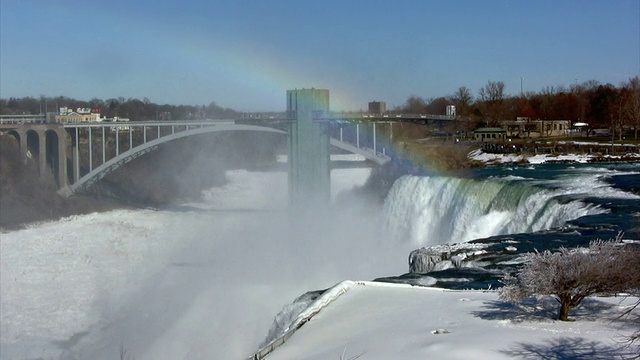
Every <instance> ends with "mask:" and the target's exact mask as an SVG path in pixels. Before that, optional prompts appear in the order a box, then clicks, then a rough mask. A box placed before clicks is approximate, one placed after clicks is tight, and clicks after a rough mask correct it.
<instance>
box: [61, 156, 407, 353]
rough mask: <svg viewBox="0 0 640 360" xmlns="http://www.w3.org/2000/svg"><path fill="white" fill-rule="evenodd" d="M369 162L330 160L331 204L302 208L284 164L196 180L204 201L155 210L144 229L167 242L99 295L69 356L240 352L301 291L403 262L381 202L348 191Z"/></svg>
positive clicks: (383, 271) (396, 270) (390, 270)
mask: <svg viewBox="0 0 640 360" xmlns="http://www.w3.org/2000/svg"><path fill="white" fill-rule="evenodd" d="M369 173H370V169H336V170H333V171H332V199H333V203H332V204H333V205H330V206H327V207H315V208H313V209H306V210H305V211H303V212H296V213H293V212H291V211H290V210H289V209H288V206H287V204H288V199H287V189H288V187H287V173H286V172H283V171H271V172H250V171H247V170H233V171H227V174H226V176H227V184H226V185H225V186H223V187H215V188H212V189H210V190H207V191H204V192H203V193H202V199H203V200H202V201H201V202H193V203H188V204H182V205H181V206H180V207H170V208H169V209H167V210H161V211H160V213H162V216H159V218H165V219H170V220H165V221H162V222H159V223H158V224H157V226H154V227H152V228H150V229H149V231H150V232H151V234H146V235H145V237H149V238H150V237H154V236H159V237H160V238H161V240H158V239H157V240H156V241H162V242H164V241H166V242H170V243H171V245H170V247H172V249H173V250H172V251H171V252H169V253H167V254H165V255H164V259H162V260H160V259H158V260H157V261H155V260H154V265H153V266H152V267H153V268H155V270H154V271H153V272H152V273H151V272H150V273H149V275H148V277H146V278H139V279H137V280H135V281H127V280H124V281H122V283H121V284H120V288H119V289H117V291H115V292H116V293H118V295H114V294H113V293H110V291H109V290H108V289H105V291H104V293H103V294H101V295H100V296H98V297H97V299H96V304H95V307H94V308H95V311H97V312H98V313H99V315H98V317H99V318H100V319H101V320H100V321H99V323H98V324H96V325H94V326H93V327H92V328H91V329H88V330H87V333H86V334H83V335H82V336H81V340H80V341H78V343H77V344H74V345H73V346H71V347H69V348H67V349H66V350H67V351H68V352H66V355H68V356H67V357H68V358H74V359H84V358H92V359H113V358H115V357H117V355H118V353H119V351H120V349H123V350H124V351H126V354H127V355H128V356H130V357H131V358H136V359H176V358H186V359H199V358H202V359H205V358H206V359H211V358H220V359H229V358H244V357H248V356H250V355H251V354H253V352H254V351H255V350H257V347H258V345H259V344H260V343H262V341H263V340H264V338H265V337H266V335H267V332H268V330H269V328H270V326H271V323H272V322H273V319H274V317H275V316H276V314H277V313H278V312H279V311H280V310H281V309H282V308H283V307H284V306H285V305H287V304H289V303H290V302H291V301H293V300H294V299H295V298H296V297H298V296H299V295H301V294H303V293H305V292H307V291H311V290H318V289H326V288H328V287H331V286H332V285H334V284H336V283H338V282H340V281H342V280H345V279H351V280H371V279H373V278H375V277H381V276H389V275H398V274H401V273H404V272H406V257H407V254H408V252H409V251H410V249H399V248H397V247H395V246H393V244H390V243H388V242H386V241H385V239H383V238H380V237H379V234H380V233H381V232H380V228H379V225H378V224H380V223H381V221H380V218H379V217H380V216H381V206H379V205H372V204H373V202H368V201H365V200H364V199H361V198H358V197H355V196H349V192H348V189H349V188H351V187H354V186H358V185H362V184H363V183H364V182H365V181H366V179H367V176H368V175H369ZM337 199H340V201H337ZM338 204H339V205H338ZM105 216H109V214H105ZM133 216H139V214H134V215H133ZM150 216H152V217H153V216H154V215H150ZM116 236H122V237H125V238H126V237H128V234H127V233H126V232H123V233H120V234H117V235H116ZM132 240H133V241H141V240H142V239H132ZM158 246H169V245H167V244H158ZM161 257H162V256H161ZM145 261H150V260H149V259H144V260H143V261H142V262H143V263H144V262H145ZM131 266H132V267H134V268H135V267H136V266H142V267H145V266H146V267H147V269H148V268H149V266H148V265H144V264H132V265H131ZM101 276H104V277H108V276H111V274H109V273H106V274H102V275H101ZM109 281H111V282H113V280H112V279H111V280H108V279H107V280H105V282H106V283H108V282H109Z"/></svg>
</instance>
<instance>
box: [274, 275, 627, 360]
mask: <svg viewBox="0 0 640 360" xmlns="http://www.w3.org/2000/svg"><path fill="white" fill-rule="evenodd" d="M331 293H332V295H334V296H333V297H332V301H331V302H329V301H327V299H322V298H321V299H318V300H317V301H316V303H314V304H312V305H311V306H310V307H309V308H308V309H307V314H312V313H315V312H317V314H315V315H314V316H313V317H311V318H310V320H308V321H306V322H305V323H304V325H303V326H302V327H300V328H299V329H298V330H297V331H296V332H295V333H294V334H293V335H292V336H291V337H290V338H288V339H287V341H286V342H285V343H284V344H283V345H282V346H280V347H278V348H276V349H275V351H273V353H272V354H270V355H269V356H268V357H267V358H268V359H269V360H285V359H299V360H325V359H355V358H356V357H358V356H359V355H361V356H360V357H359V358H360V359H367V360H374V359H379V360H386V359H432V358H433V359H443V360H446V359H460V360H468V359H614V358H620V356H627V357H630V356H632V355H634V354H636V352H637V350H638V349H637V348H629V347H627V348H625V347H623V345H622V344H621V341H623V338H624V336H626V335H629V334H630V333H632V332H633V331H635V330H637V324H636V323H632V321H631V320H630V319H629V318H622V319H620V318H618V315H619V314H621V313H622V312H623V311H624V310H626V309H628V307H629V306H630V304H632V303H633V301H634V300H635V299H634V298H592V299H587V300H585V302H584V303H583V305H582V306H581V307H580V308H578V309H577V310H575V312H574V313H573V314H574V316H573V319H574V320H575V321H571V322H561V321H555V320H552V317H553V316H554V315H555V313H556V311H557V306H558V305H557V303H556V302H555V301H553V300H550V299H546V300H544V301H542V300H541V301H538V302H532V303H530V304H529V305H530V307H516V306H512V305H509V304H506V303H504V302H501V301H499V300H498V299H497V294H496V293H495V292H482V291H447V290H441V289H435V288H423V287H411V286H409V285H396V284H380V283H371V282H350V281H347V282H343V283H340V284H338V285H336V288H335V289H332V292H331ZM336 295H339V296H336ZM326 303H328V305H327V306H326V307H324V308H322V306H323V305H325V304H326ZM321 308H322V309H321ZM318 310H319V312H318ZM303 315H306V314H303ZM634 325H635V327H634Z"/></svg>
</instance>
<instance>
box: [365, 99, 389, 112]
mask: <svg viewBox="0 0 640 360" xmlns="http://www.w3.org/2000/svg"><path fill="white" fill-rule="evenodd" d="M386 112H387V103H386V102H384V101H371V102H369V113H370V114H384V113H386Z"/></svg>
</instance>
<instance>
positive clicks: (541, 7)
mask: <svg viewBox="0 0 640 360" xmlns="http://www.w3.org/2000/svg"><path fill="white" fill-rule="evenodd" d="M638 75H640V0H601V1H593V0H567V1H553V0H541V1H510V0H487V1H472V0H469V1H466V0H457V1H456V0H454V1H421V0H399V1H375V0H372V1H365V0H357V1H356V0H351V1H349V0H346V1H345V0H342V1H337V0H325V1H283V0H272V1H263V2H254V1H249V0H235V1H233V0H230V1H222V0H221V1H209V0H195V1H187V2H182V1H157V0H155V1H151V0H113V1H111V0H110V1H73V0H59V1H41V0H1V1H0V97H2V98H9V97H24V96H33V97H38V96H40V95H44V96H59V95H64V96H68V97H72V98H76V99H80V100H90V99H92V98H100V99H103V100H106V99H109V98H114V97H120V96H122V97H125V98H138V99H141V100H142V99H143V98H145V97H146V98H148V99H149V100H150V101H152V102H154V103H158V104H173V105H208V104H209V103H211V102H215V103H216V104H218V105H219V106H222V107H228V108H232V109H235V110H238V111H282V110H284V109H285V107H286V101H285V94H286V90H289V89H295V88H311V87H314V88H326V89H329V90H330V94H331V109H332V110H336V111H340V110H358V109H366V108H367V103H368V102H369V101H386V102H387V108H388V109H391V108H393V107H394V106H399V105H402V104H403V103H404V101H405V100H406V99H407V98H408V97H409V96H411V95H416V96H420V97H424V98H431V97H439V96H446V95H450V94H452V93H453V92H454V91H455V90H456V89H458V88H459V87H460V86H466V87H468V88H469V89H471V91H472V93H473V95H474V97H475V96H477V93H478V90H479V89H480V88H481V87H482V86H484V85H486V84H487V81H489V80H491V81H502V82H504V83H505V90H506V93H507V94H509V95H516V94H519V93H520V86H521V81H522V87H523V90H524V91H525V92H527V91H535V92H539V91H540V90H541V89H542V88H544V87H546V86H558V85H564V86H567V87H569V86H571V85H572V84H574V83H576V82H578V83H582V82H584V81H588V80H597V81H599V82H601V83H611V84H613V85H616V86H618V85H620V84H621V83H622V82H625V81H627V80H628V79H629V78H631V77H634V76H638ZM521 78H522V80H521Z"/></svg>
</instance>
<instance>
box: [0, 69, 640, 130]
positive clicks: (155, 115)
mask: <svg viewBox="0 0 640 360" xmlns="http://www.w3.org/2000/svg"><path fill="white" fill-rule="evenodd" d="M451 104H453V105H455V106H456V112H457V115H459V116H461V117H463V118H467V119H471V120H473V121H472V122H471V125H470V127H471V128H469V129H466V128H465V129H463V130H473V128H475V127H478V126H499V125H500V122H501V121H503V120H515V119H516V118H518V117H524V118H529V119H531V120H538V119H540V120H570V121H571V122H572V123H577V122H585V123H588V124H589V126H590V127H591V128H608V129H611V130H612V133H618V134H621V133H622V130H623V129H625V128H626V129H632V130H633V131H634V137H635V139H636V140H637V139H638V128H639V127H640V78H639V77H638V76H635V77H633V78H630V79H629V80H628V81H626V82H624V83H622V84H620V85H619V86H614V85H612V84H608V83H607V84H601V83H599V82H598V81H596V80H589V81H585V82H583V83H581V84H579V83H577V82H576V83H575V84H573V85H571V86H569V87H567V86H564V85H559V86H547V87H545V88H543V89H542V90H541V91H539V92H531V91H529V92H522V93H520V94H519V95H515V96H507V94H506V93H505V84H504V82H502V81H491V80H489V81H488V82H487V84H486V85H485V86H483V87H481V88H480V89H479V90H478V92H477V95H476V96H474V94H473V93H472V91H471V89H469V88H468V87H466V86H461V87H459V88H458V89H457V90H456V91H455V92H454V93H453V94H450V95H447V96H442V97H437V98H429V99H426V98H423V97H420V96H416V95H412V96H409V98H408V99H407V100H406V101H405V103H404V104H403V105H401V106H399V107H397V108H395V109H394V111H396V112H405V113H412V114H421V113H427V114H445V112H446V107H447V105H451ZM63 106H65V107H68V108H71V109H76V108H79V107H80V108H87V107H88V108H92V109H101V112H102V114H103V116H106V117H108V118H109V117H114V116H119V117H126V118H130V119H132V120H136V121H146V120H171V119H187V120H188V119H225V118H226V119H229V118H237V117H239V116H240V115H241V113H239V112H237V111H235V110H233V109H229V108H223V107H220V106H218V105H217V104H216V103H215V102H211V103H210V104H209V105H207V106H205V105H202V106H192V105H168V104H164V105H160V104H156V103H153V102H151V101H150V100H149V99H147V98H144V99H142V100H139V99H136V98H128V99H125V98H123V97H119V98H111V99H107V100H101V99H98V98H94V99H91V100H89V101H83V100H77V99H72V98H68V97H65V96H58V97H47V96H40V97H38V98H35V97H23V98H15V97H11V98H8V99H5V98H0V114H1V115H20V114H41V113H44V112H56V111H58V108H59V107H63Z"/></svg>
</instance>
